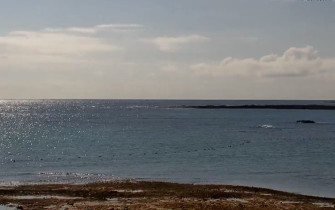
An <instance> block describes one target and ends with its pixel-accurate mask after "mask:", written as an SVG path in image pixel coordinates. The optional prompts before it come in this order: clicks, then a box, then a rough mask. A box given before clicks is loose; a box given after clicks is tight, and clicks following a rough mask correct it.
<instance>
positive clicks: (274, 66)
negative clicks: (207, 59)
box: [190, 46, 335, 77]
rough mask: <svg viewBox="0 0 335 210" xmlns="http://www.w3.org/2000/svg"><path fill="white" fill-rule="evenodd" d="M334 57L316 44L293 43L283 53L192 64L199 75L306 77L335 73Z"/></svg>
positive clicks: (192, 67)
mask: <svg viewBox="0 0 335 210" xmlns="http://www.w3.org/2000/svg"><path fill="white" fill-rule="evenodd" d="M334 66H335V60H334V59H322V58H321V57H320V56H319V53H318V51H317V50H315V49H314V48H313V47H312V46H306V47H302V48H297V47H291V48H289V49H288V50H286V51H285V52H284V53H283V54H282V55H275V54H269V55H265V56H263V57H261V58H260V59H254V58H245V59H239V58H232V57H227V58H225V59H223V60H222V61H220V62H218V63H198V64H194V65H191V66H190V68H191V69H192V70H193V71H194V72H195V74H196V75H198V76H209V77H224V76H240V77H255V76H256V77H306V76H312V75H321V74H326V73H335V72H334V71H335V70H334Z"/></svg>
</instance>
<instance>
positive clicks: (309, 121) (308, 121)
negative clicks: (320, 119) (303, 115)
mask: <svg viewBox="0 0 335 210" xmlns="http://www.w3.org/2000/svg"><path fill="white" fill-rule="evenodd" d="M297 123H315V121H313V120H297Z"/></svg>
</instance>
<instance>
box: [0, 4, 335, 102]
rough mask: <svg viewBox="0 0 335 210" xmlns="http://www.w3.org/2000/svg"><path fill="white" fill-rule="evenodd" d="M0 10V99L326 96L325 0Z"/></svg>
mask: <svg viewBox="0 0 335 210" xmlns="http://www.w3.org/2000/svg"><path fill="white" fill-rule="evenodd" d="M0 5H1V7H0V99H277V100H281V99H293V100H294V99H299V100H301V99H302V100H303V99H306V100H334V99H335V44H334V43H335V38H334V37H335V1H332V0H323V1H320V0H318V1H317V0H315V1H313V0H309V1H307V0H252V1H250V0H234V1H228V0H168V1H167V0H29V1H26V0H0Z"/></svg>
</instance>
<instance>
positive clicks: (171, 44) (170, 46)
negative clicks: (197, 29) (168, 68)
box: [142, 34, 210, 52]
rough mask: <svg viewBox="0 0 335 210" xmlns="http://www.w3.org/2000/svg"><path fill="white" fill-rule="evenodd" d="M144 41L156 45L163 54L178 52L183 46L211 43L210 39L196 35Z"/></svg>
mask: <svg viewBox="0 0 335 210" xmlns="http://www.w3.org/2000/svg"><path fill="white" fill-rule="evenodd" d="M142 41H144V42H149V43H152V44H154V45H155V46H156V47H157V48H158V49H159V50H161V51H163V52H176V51H178V50H179V49H180V48H181V47H182V45H186V44H191V43H202V42H208V41H210V38H208V37H205V36H200V35H196V34H194V35H189V36H179V37H157V38H153V39H147V40H142Z"/></svg>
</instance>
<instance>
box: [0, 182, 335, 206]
mask: <svg viewBox="0 0 335 210" xmlns="http://www.w3.org/2000/svg"><path fill="white" fill-rule="evenodd" d="M334 206H335V198H321V197H314V196H305V195H299V194H294V193H288V192H281V191H276V190H270V189H264V188H255V187H242V186H231V185H192V184H176V183H166V182H145V181H122V182H106V183H92V184H85V185H69V184H44V185H25V186H3V187H0V209H1V208H5V207H6V208H7V207H10V208H9V209H69V210H71V209H317V208H320V209H330V208H334Z"/></svg>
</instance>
